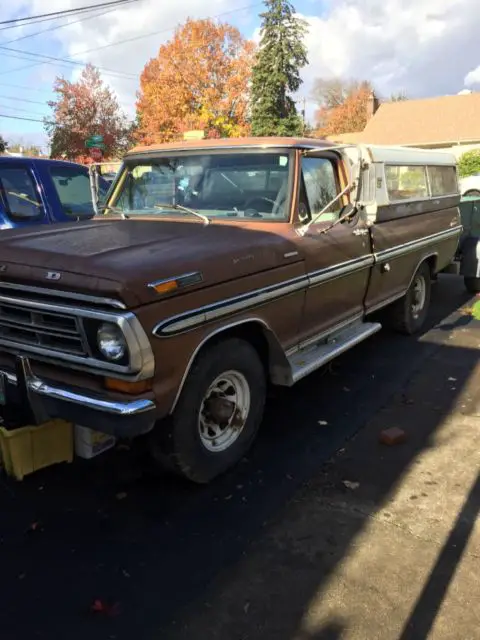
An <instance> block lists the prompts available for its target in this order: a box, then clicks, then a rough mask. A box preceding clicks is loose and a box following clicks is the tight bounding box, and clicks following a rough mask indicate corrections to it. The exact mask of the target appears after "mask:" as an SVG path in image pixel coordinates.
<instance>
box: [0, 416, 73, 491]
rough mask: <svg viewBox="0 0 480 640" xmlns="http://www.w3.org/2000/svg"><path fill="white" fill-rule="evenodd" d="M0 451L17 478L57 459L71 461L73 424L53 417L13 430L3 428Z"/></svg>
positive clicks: (5, 466)
mask: <svg viewBox="0 0 480 640" xmlns="http://www.w3.org/2000/svg"><path fill="white" fill-rule="evenodd" d="M0 452H1V458H2V464H3V467H4V468H5V472H6V473H7V475H9V476H12V477H13V478H16V479H17V480H23V478H24V476H26V475H28V474H30V473H33V472H34V471H37V470H38V469H43V468H45V467H49V466H50V465H52V464H56V463H58V462H72V460H73V424H72V423H70V422H65V421H64V420H51V421H49V422H45V423H44V424H42V425H39V426H37V427H33V426H26V427H20V428H19V429H13V430H12V431H8V430H7V429H5V428H4V427H0Z"/></svg>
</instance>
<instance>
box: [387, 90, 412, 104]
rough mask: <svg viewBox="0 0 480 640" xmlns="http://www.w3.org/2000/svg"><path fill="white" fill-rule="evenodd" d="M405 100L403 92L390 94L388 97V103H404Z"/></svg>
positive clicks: (406, 98) (405, 96)
mask: <svg viewBox="0 0 480 640" xmlns="http://www.w3.org/2000/svg"><path fill="white" fill-rule="evenodd" d="M405 100H408V96H407V94H406V93H405V91H398V92H397V93H392V95H391V96H390V102H405Z"/></svg>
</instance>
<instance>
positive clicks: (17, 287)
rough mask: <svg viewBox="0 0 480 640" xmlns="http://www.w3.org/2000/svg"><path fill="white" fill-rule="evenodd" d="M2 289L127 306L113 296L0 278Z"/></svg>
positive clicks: (111, 305)
mask: <svg viewBox="0 0 480 640" xmlns="http://www.w3.org/2000/svg"><path fill="white" fill-rule="evenodd" d="M2 289H13V291H21V292H24V293H36V294H39V295H44V296H52V298H65V299H67V300H77V301H78V302H88V303H89V304H94V305H105V306H107V307H113V308H114V309H126V308H127V307H126V306H125V305H124V304H123V302H120V300H115V299H114V298H103V297H97V296H90V295H88V294H86V293H76V292H72V291H61V290H57V289H45V288H44V287H33V286H30V285H24V284H15V283H13V282H5V281H4V280H0V291H1V290H2Z"/></svg>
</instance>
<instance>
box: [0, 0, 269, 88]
mask: <svg viewBox="0 0 480 640" xmlns="http://www.w3.org/2000/svg"><path fill="white" fill-rule="evenodd" d="M261 4H263V2H255V3H253V4H249V5H246V6H244V7H239V8H238V9H231V10H230V11H222V12H221V13H217V14H216V15H214V16H210V17H208V16H207V18H203V19H209V18H210V19H216V18H221V17H223V16H226V15H230V14H232V13H238V12H239V11H245V10H246V9H252V8H253V7H257V6H259V5H261ZM176 27H177V25H175V26H174V27H166V28H164V29H159V30H158V31H151V32H150V33H143V34H140V35H138V36H134V37H133V38H127V39H124V40H117V41H116V42H111V43H110V44H105V45H102V46H101V47H93V48H92V49H85V50H83V51H79V52H77V53H75V54H74V55H73V56H70V58H73V57H75V56H80V55H83V54H85V53H92V52H95V51H101V50H102V49H108V48H109V47H116V46H118V45H120V44H127V43H129V42H135V41H137V40H143V39H144V38H150V37H152V36H157V35H160V34H162V33H168V32H169V31H174V30H175V29H176ZM0 48H1V47H0ZM24 53H29V52H24ZM5 55H7V54H5ZM30 55H34V54H33V53H31V52H30ZM11 57H15V56H11ZM22 59H23V60H28V58H20V60H22ZM59 60H67V61H70V60H69V59H68V58H64V59H61V58H59ZM41 64H44V63H43V62H34V63H33V64H30V65H24V66H22V67H15V69H10V70H9V71H3V72H2V73H0V75H6V74H8V73H13V72H15V71H23V70H24V69H30V68H32V67H36V66H39V65H41ZM76 64H81V65H83V66H86V64H87V63H80V62H78V63H76ZM98 68H99V67H97V69H98ZM114 73H115V72H114ZM119 77H121V76H119ZM125 77H126V76H125ZM135 79H136V76H135Z"/></svg>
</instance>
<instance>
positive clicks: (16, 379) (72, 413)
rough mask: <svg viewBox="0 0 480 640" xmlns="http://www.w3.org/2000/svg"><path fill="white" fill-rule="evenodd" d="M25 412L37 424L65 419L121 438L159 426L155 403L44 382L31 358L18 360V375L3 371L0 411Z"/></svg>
mask: <svg viewBox="0 0 480 640" xmlns="http://www.w3.org/2000/svg"><path fill="white" fill-rule="evenodd" d="M2 406H4V407H7V408H8V409H9V410H13V412H14V411H15V407H18V409H19V411H25V409H27V412H28V413H29V414H30V416H31V420H32V421H33V422H34V423H35V424H41V423H43V422H46V421H47V420H51V419H53V418H63V419H64V420H69V421H71V422H74V423H76V424H80V425H82V426H85V427H90V428H92V429H95V430H97V431H101V432H104V433H108V434H112V435H115V436H117V437H120V438H121V437H133V436H136V435H140V434H142V433H147V432H148V431H150V430H151V429H152V428H153V425H154V423H155V417H154V413H155V412H154V410H155V403H154V402H153V400H148V399H145V398H141V399H138V400H128V401H117V400H110V399H105V397H102V396H100V395H96V394H94V393H92V392H90V391H89V392H85V391H83V390H76V389H71V388H70V389H68V388H66V387H63V386H57V385H56V384H50V383H49V382H46V381H44V380H41V379H40V378H38V377H37V376H35V374H34V373H33V372H32V369H31V366H30V362H29V360H28V358H26V357H24V356H19V357H18V358H17V359H16V367H15V373H12V372H10V371H4V370H0V407H2Z"/></svg>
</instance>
